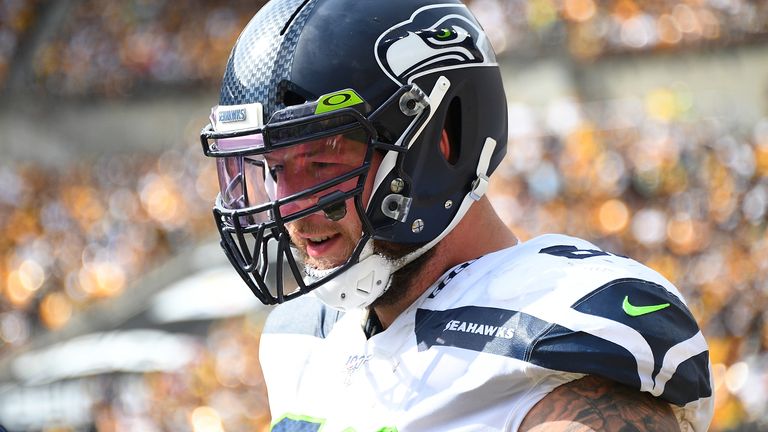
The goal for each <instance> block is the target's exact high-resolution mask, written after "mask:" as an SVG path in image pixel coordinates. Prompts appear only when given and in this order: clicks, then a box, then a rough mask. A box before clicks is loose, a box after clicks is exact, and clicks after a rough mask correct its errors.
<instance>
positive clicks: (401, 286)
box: [288, 219, 436, 307]
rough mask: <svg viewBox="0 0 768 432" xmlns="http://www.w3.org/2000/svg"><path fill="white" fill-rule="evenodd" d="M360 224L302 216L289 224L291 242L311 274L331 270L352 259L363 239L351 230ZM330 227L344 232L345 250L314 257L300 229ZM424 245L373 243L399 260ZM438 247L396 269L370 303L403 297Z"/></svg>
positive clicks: (386, 302) (313, 230)
mask: <svg viewBox="0 0 768 432" xmlns="http://www.w3.org/2000/svg"><path fill="white" fill-rule="evenodd" d="M361 226H362V224H351V225H350V226H342V225H341V224H338V223H335V222H327V223H315V222H312V221H310V220H308V219H299V220H297V221H294V222H292V223H291V224H289V227H288V231H289V233H290V237H291V242H292V243H293V245H294V248H295V250H296V251H297V252H298V255H299V259H300V260H301V261H302V262H303V263H304V271H305V272H306V273H308V274H310V275H316V276H318V275H323V274H327V273H330V272H331V271H332V270H333V269H334V268H336V267H338V266H341V265H342V264H344V263H345V262H346V260H347V259H349V257H350V256H351V255H352V251H353V250H354V249H355V246H356V245H357V242H358V241H359V240H360V235H359V234H358V235H356V236H355V235H353V234H352V233H353V232H354V231H355V230H360V229H361ZM331 227H332V230H333V231H335V232H338V233H339V234H340V236H341V240H342V241H343V243H342V244H343V246H344V249H343V252H341V253H337V254H335V255H334V257H330V258H328V259H323V258H320V259H316V258H311V257H310V256H309V255H308V254H307V252H306V240H303V239H302V238H301V237H300V236H298V235H297V233H298V232H301V233H303V234H305V235H306V234H318V235H321V234H326V233H328V231H329V230H330V229H329V228H331ZM358 232H360V231H358ZM422 246H424V244H423V243H417V244H400V243H392V242H387V241H382V240H375V241H374V243H373V250H374V253H375V254H378V255H381V256H383V257H385V258H388V259H390V260H392V261H397V260H399V259H401V258H403V257H404V256H406V255H408V254H410V253H412V252H414V251H416V250H417V249H419V248H421V247H422ZM435 249H436V248H431V249H430V250H428V251H427V252H425V253H424V254H423V255H421V256H420V257H418V258H416V259H415V260H413V261H412V262H410V263H408V264H406V265H405V266H403V267H402V268H400V269H399V270H397V271H396V272H394V273H393V274H392V277H391V281H390V284H389V288H388V289H387V291H385V292H384V294H382V295H381V297H379V298H378V299H376V300H374V302H373V303H372V304H371V307H376V306H391V305H393V304H396V303H397V302H398V301H400V299H402V298H404V297H405V294H406V293H407V292H408V290H409V289H410V287H411V285H412V284H413V282H414V280H416V279H417V278H418V276H419V274H421V273H422V272H423V269H424V268H425V266H426V264H427V263H428V262H429V260H430V258H432V256H433V255H434V252H435Z"/></svg>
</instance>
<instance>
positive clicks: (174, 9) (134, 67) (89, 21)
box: [0, 0, 265, 97]
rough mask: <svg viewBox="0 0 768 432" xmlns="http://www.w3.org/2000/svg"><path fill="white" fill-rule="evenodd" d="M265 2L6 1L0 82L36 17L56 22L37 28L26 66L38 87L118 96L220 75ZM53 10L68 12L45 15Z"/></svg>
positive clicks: (1, 10)
mask: <svg viewBox="0 0 768 432" xmlns="http://www.w3.org/2000/svg"><path fill="white" fill-rule="evenodd" d="M264 3H265V1H262V0H260V1H255V2H254V1H246V0H236V1H224V0H174V1H170V0H161V1H154V0H153V1H148V0H131V1H119V0H106V1H105V0H72V1H62V2H55V1H49V0H48V1H46V0H36V1H26V0H2V1H0V89H1V88H2V82H3V74H2V70H3V64H4V60H5V63H7V62H8V60H9V59H10V58H11V56H12V55H13V53H14V49H15V48H16V47H17V46H18V44H15V43H14V40H15V39H17V38H19V37H20V36H23V35H24V33H25V32H26V30H27V29H28V28H29V27H30V26H31V25H34V24H36V23H37V24H39V25H41V26H42V25H49V26H54V27H55V28H52V29H45V31H43V29H40V30H39V31H41V32H42V33H43V34H45V37H43V38H42V39H43V40H42V41H41V43H40V44H38V45H37V46H35V47H34V55H33V56H32V64H31V65H30V66H29V68H30V70H31V75H32V76H33V78H34V79H33V81H34V82H33V83H31V84H32V89H34V90H36V91H37V92H39V93H44V94H48V95H58V96H70V97H71V96H78V97H83V96H91V95H102V96H112V97H114V96H121V95H128V94H132V93H135V92H137V91H139V90H140V89H146V88H150V89H153V90H157V89H158V88H161V87H168V86H176V85H179V86H191V85H195V84H200V83H208V84H210V83H211V82H213V81H214V80H217V79H219V78H220V77H221V75H222V73H223V70H224V61H225V60H226V58H227V55H228V54H229V50H230V49H231V45H232V41H233V40H234V39H235V37H236V36H237V35H238V34H239V33H240V30H242V28H243V27H244V26H245V24H246V23H247V22H248V20H249V19H250V18H251V17H252V16H253V14H254V13H256V11H258V9H259V8H260V7H261V5H263V4H264ZM53 9H57V10H56V11H55V12H60V13H61V14H64V15H66V16H67V17H68V18H67V19H65V20H54V21H49V20H44V19H43V17H45V16H46V14H50V13H51V11H52V10H53ZM36 19H37V21H35V20H36ZM6 21H7V22H8V23H9V24H10V25H9V26H8V27H7V28H6V27H5V26H4V25H3V24H5V22H6ZM4 42H5V43H4ZM27 84H30V83H27Z"/></svg>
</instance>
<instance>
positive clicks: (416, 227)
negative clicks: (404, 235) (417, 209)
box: [411, 219, 424, 233]
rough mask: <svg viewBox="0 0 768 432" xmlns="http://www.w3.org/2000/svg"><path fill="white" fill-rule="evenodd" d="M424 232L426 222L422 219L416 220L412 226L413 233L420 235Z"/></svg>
mask: <svg viewBox="0 0 768 432" xmlns="http://www.w3.org/2000/svg"><path fill="white" fill-rule="evenodd" d="M423 230H424V221H423V220H421V219H416V220H415V221H413V224H411V231H413V232H415V233H420V232H422V231H423Z"/></svg>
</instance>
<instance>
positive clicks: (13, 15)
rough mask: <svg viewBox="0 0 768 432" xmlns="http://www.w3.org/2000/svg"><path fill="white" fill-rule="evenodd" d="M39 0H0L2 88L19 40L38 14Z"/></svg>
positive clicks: (25, 33) (0, 70)
mask: <svg viewBox="0 0 768 432" xmlns="http://www.w3.org/2000/svg"><path fill="white" fill-rule="evenodd" d="M38 3H39V0H2V1H0V89H2V88H3V85H2V84H3V82H4V81H5V79H6V78H7V76H8V70H9V69H10V64H11V60H12V59H13V56H14V54H16V51H17V50H18V49H19V42H20V40H23V39H24V37H25V36H26V35H27V31H28V30H29V28H30V26H31V25H32V24H33V22H34V21H35V19H36V18H38V15H37V10H36V8H37V5H38Z"/></svg>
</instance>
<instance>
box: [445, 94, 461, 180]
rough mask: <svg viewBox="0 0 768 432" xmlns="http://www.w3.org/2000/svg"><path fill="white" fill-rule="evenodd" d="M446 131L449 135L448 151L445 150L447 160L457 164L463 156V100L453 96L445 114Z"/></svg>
mask: <svg viewBox="0 0 768 432" xmlns="http://www.w3.org/2000/svg"><path fill="white" fill-rule="evenodd" d="M444 129H445V132H446V133H447V135H448V152H447V154H446V153H445V152H443V156H445V160H446V161H447V162H448V163H449V164H451V165H456V162H458V161H459V157H460V156H461V154H460V152H461V100H460V99H459V98H453V100H452V101H451V104H450V105H449V106H448V112H447V114H446V116H445V125H444Z"/></svg>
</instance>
